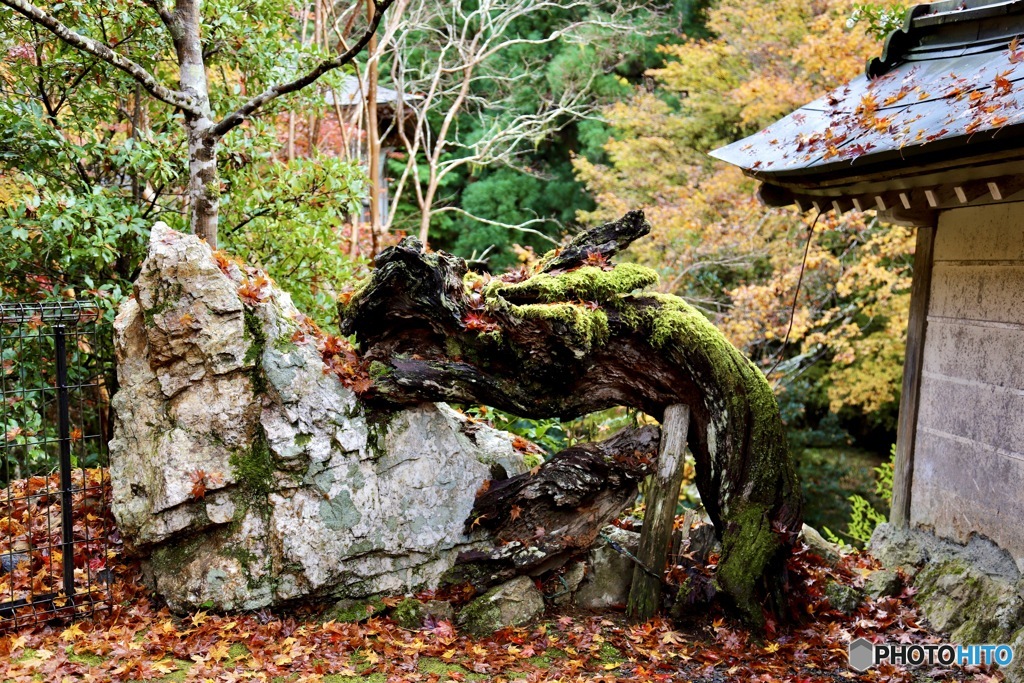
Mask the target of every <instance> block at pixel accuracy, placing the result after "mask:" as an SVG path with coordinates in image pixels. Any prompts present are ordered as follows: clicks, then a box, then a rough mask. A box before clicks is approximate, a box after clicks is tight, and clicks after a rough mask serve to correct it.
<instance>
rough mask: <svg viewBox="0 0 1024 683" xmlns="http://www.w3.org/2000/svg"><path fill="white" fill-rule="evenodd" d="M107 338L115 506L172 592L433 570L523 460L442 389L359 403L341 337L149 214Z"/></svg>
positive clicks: (445, 565) (147, 565)
mask: <svg viewBox="0 0 1024 683" xmlns="http://www.w3.org/2000/svg"><path fill="white" fill-rule="evenodd" d="M115 347H116V353H117V362H118V383H119V387H120V388H119V391H118V393H117V394H116V396H115V397H114V399H113V405H114V409H115V415H116V421H115V429H114V438H113V440H112V441H111V444H110V465H111V480H112V483H113V512H114V515H115V517H116V518H117V521H118V525H119V528H120V530H121V533H122V535H123V537H124V539H125V541H126V543H127V544H128V546H129V548H130V549H132V550H133V551H135V552H136V553H138V554H139V555H140V556H141V557H142V558H143V565H144V569H145V571H146V573H147V575H148V576H149V577H150V579H151V581H152V583H153V584H154V587H155V589H156V591H157V592H158V593H160V594H161V595H162V596H163V597H164V598H165V599H166V600H167V601H168V603H169V604H170V605H171V607H172V608H173V609H177V610H188V609H194V608H197V607H206V608H211V607H212V608H216V609H224V610H229V609H252V608H258V607H264V606H271V605H276V604H280V603H283V602H286V601H290V600H294V599H297V598H305V597H312V596H317V597H335V598H341V597H349V598H360V597H366V596H370V595H375V594H379V593H384V592H404V591H407V590H409V589H411V588H414V587H423V586H433V585H435V584H436V583H437V582H438V581H439V579H440V578H441V576H442V575H443V574H444V573H445V572H446V571H447V570H449V569H450V568H451V566H452V564H453V563H454V561H455V558H456V556H457V555H458V554H459V553H460V552H462V551H466V550H470V549H472V548H473V547H474V539H473V538H470V537H469V536H467V535H466V533H465V522H466V519H467V518H468V517H469V516H470V512H471V510H472V508H473V504H474V499H475V494H476V492H477V491H478V490H479V489H480V487H481V486H482V485H483V483H484V482H485V481H487V480H489V479H494V478H502V477H504V476H513V475H516V474H520V473H522V472H524V471H526V469H527V467H526V465H525V463H524V459H523V457H522V455H521V454H520V453H519V452H518V451H517V450H516V449H515V448H514V447H513V438H512V437H511V435H508V434H505V433H502V432H497V431H495V430H493V429H490V428H487V427H484V426H481V425H478V424H473V423H470V422H469V421H467V420H466V418H464V417H463V416H462V415H461V414H459V413H457V412H456V411H454V410H452V409H451V408H449V407H448V406H447V405H445V404H433V403H425V404H422V405H419V406H416V407H412V408H407V409H403V410H399V411H394V412H379V411H370V410H368V409H367V408H366V407H364V405H363V404H362V403H361V402H360V401H359V400H358V398H357V396H356V393H355V392H354V391H353V390H352V388H351V386H352V385H353V384H355V383H358V382H359V381H360V376H359V372H360V370H359V369H356V368H353V367H352V363H349V362H347V361H346V357H345V349H344V343H343V340H341V341H339V340H336V339H333V338H330V337H327V336H326V335H323V334H322V333H320V332H319V331H318V329H317V328H316V327H315V325H312V324H311V322H310V321H309V320H308V319H307V318H306V317H305V316H304V315H303V314H302V313H300V312H299V311H298V310H297V309H296V308H295V306H294V305H293V304H292V302H291V299H290V297H289V296H288V294H286V293H284V292H283V291H281V290H280V289H278V288H277V287H276V286H274V285H273V283H271V282H269V281H267V280H265V279H264V277H263V275H262V274H261V273H259V272H258V271H256V270H254V269H251V268H247V267H245V266H244V265H242V264H239V263H236V262H233V261H231V260H230V259H228V258H226V257H225V256H224V255H222V254H219V253H214V252H212V251H211V249H210V248H209V246H207V245H206V244H205V243H204V242H202V241H200V240H199V239H197V238H196V237H194V236H189V235H183V234H180V233H177V232H175V231H173V230H171V229H169V228H168V227H167V226H165V225H163V224H160V223H158V224H157V225H155V226H154V228H153V231H152V237H151V242H150V248H149V254H148V256H147V258H146V261H145V263H144V264H143V267H142V271H141V274H140V276H139V279H138V281H137V282H136V284H135V291H134V296H133V297H132V298H130V299H128V300H127V301H126V302H125V303H124V304H123V305H122V307H121V309H120V311H119V312H118V316H117V320H116V322H115ZM353 358H354V357H353ZM353 362H355V361H353ZM364 381H366V382H367V383H368V380H366V379H364Z"/></svg>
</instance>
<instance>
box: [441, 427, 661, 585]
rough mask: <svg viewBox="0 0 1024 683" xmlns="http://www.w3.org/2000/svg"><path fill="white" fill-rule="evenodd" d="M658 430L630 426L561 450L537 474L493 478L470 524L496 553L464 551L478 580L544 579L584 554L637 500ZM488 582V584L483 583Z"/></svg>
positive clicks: (653, 454) (463, 557)
mask: <svg viewBox="0 0 1024 683" xmlns="http://www.w3.org/2000/svg"><path fill="white" fill-rule="evenodd" d="M658 434H659V430H658V428H657V427H653V426H648V427H642V428H640V429H626V430H623V431H621V432H619V433H618V434H616V435H615V436H613V437H611V438H610V439H607V440H605V441H601V442H598V443H587V444H582V445H579V446H574V447H572V448H567V449H566V450H564V451H562V452H560V453H558V454H557V455H555V457H553V458H552V459H551V460H550V461H548V462H547V463H545V464H544V465H543V466H542V467H540V468H538V469H537V471H535V472H530V473H526V474H521V475H519V476H516V477H512V478H510V479H504V480H500V481H494V482H492V483H491V484H490V487H489V488H488V489H487V491H485V492H482V493H481V494H480V495H479V496H478V497H477V500H476V504H475V505H474V506H473V514H472V515H471V517H470V519H469V520H468V521H467V525H468V526H469V527H470V530H474V529H480V530H484V531H486V532H487V536H488V538H491V539H494V541H495V545H494V548H493V549H492V550H489V551H480V552H472V553H463V554H462V555H461V556H460V557H459V564H463V565H467V564H468V565H472V572H471V574H472V575H473V576H475V577H478V578H477V580H476V582H477V583H485V584H486V583H493V582H497V581H503V580H506V579H508V578H511V577H513V576H516V575H521V574H530V575H537V574H541V573H543V572H545V571H548V570H550V569H554V568H557V567H559V566H561V565H562V564H563V563H564V562H565V561H566V560H568V559H570V558H571V557H573V556H575V555H578V554H581V553H584V552H586V551H587V550H588V549H589V548H590V547H591V545H593V543H594V541H595V540H597V535H598V533H599V532H600V531H601V528H602V527H604V526H605V525H606V524H608V523H609V522H611V521H612V520H613V519H614V518H615V517H616V516H617V515H618V514H619V513H621V512H622V510H623V509H625V508H626V507H628V506H629V504H630V503H632V502H633V500H634V499H635V498H636V494H637V488H638V487H639V485H640V482H641V481H643V479H644V477H646V476H647V475H648V474H650V472H651V470H652V466H653V463H654V462H655V461H656V459H657V453H658V441H659V439H658ZM481 579H482V580H481Z"/></svg>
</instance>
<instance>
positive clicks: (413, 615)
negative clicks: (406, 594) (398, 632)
mask: <svg viewBox="0 0 1024 683" xmlns="http://www.w3.org/2000/svg"><path fill="white" fill-rule="evenodd" d="M454 617H455V611H454V610H453V609H452V605H451V603H449V602H446V601H444V600H427V601H426V602H420V601H419V600H417V599H415V598H406V599H405V600H402V602H400V603H398V604H397V605H395V608H394V609H393V610H391V618H392V619H393V620H394V621H395V623H396V624H398V625H399V626H401V627H402V628H407V629H419V628H423V626H424V624H426V623H427V620H428V619H430V620H433V621H434V622H438V621H451V620H452V619H453V618H454ZM428 625H429V624H428Z"/></svg>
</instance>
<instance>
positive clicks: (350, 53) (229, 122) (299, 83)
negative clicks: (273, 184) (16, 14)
mask: <svg viewBox="0 0 1024 683" xmlns="http://www.w3.org/2000/svg"><path fill="white" fill-rule="evenodd" d="M21 1H22V0H0V2H21ZM394 1H395V0H373V5H374V8H375V10H376V11H375V12H374V16H373V20H372V21H371V22H370V24H369V26H367V27H366V30H365V31H364V32H363V34H362V35H361V36H360V37H359V40H357V41H356V42H355V43H353V44H352V46H351V47H349V48H348V49H347V50H346V51H345V52H343V53H342V54H340V55H338V56H337V57H334V58H333V59H325V60H324V61H322V62H320V63H319V64H318V65H317V66H316V67H315V68H313V70H312V71H310V72H309V73H307V74H306V75H304V76H301V77H299V78H296V79H295V80H294V81H290V82H288V83H279V84H277V85H273V86H271V87H269V88H267V89H266V90H264V91H263V92H262V93H260V94H259V95H257V96H256V97H254V98H252V99H251V100H249V101H248V102H246V103H245V104H243V105H242V106H241V107H239V108H238V109H237V110H235V111H234V112H232V113H230V114H228V115H227V116H225V117H224V118H223V119H221V120H220V122H219V123H217V124H216V125H214V126H213V127H212V128H210V130H209V135H210V136H212V137H213V138H220V137H223V136H224V135H225V134H226V133H227V132H228V131H230V130H231V129H232V128H234V127H235V126H238V125H240V124H241V123H242V122H243V121H245V119H247V118H248V117H250V116H252V114H253V113H254V112H255V111H256V110H257V109H259V108H260V107H262V106H263V105H265V104H266V103H267V102H270V101H272V100H275V99H277V98H278V97H281V96H282V95H287V94H288V93H292V92H295V91H296V90H301V89H303V88H305V87H306V86H307V85H310V84H312V83H314V82H315V81H316V80H317V79H318V78H320V77H321V76H323V75H324V74H325V73H327V72H328V71H332V70H334V69H337V68H338V67H340V66H344V65H345V64H348V63H349V62H351V61H352V60H353V59H354V58H355V57H356V55H358V54H359V52H360V51H362V49H363V48H364V47H365V46H366V44H367V43H368V42H370V38H371V37H372V36H373V34H374V33H376V31H377V26H378V25H379V24H380V21H381V19H382V18H383V17H384V12H385V11H386V10H387V9H388V7H390V6H391V5H392V3H394Z"/></svg>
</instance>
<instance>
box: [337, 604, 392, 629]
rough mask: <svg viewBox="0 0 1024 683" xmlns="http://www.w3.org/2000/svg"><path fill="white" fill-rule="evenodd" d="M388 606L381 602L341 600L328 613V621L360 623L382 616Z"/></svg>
mask: <svg viewBox="0 0 1024 683" xmlns="http://www.w3.org/2000/svg"><path fill="white" fill-rule="evenodd" d="M385 609H387V606H386V605H385V604H384V602H383V601H381V600H373V599H371V600H348V599H345V600H339V601H338V602H336V603H334V606H333V607H331V609H330V611H329V612H328V613H327V615H326V618H327V619H333V620H334V621H340V622H345V623H353V624H354V623H359V622H361V621H366V620H367V619H369V618H370V617H372V616H376V615H377V614H380V613H381V612H383V611H384V610H385Z"/></svg>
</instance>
